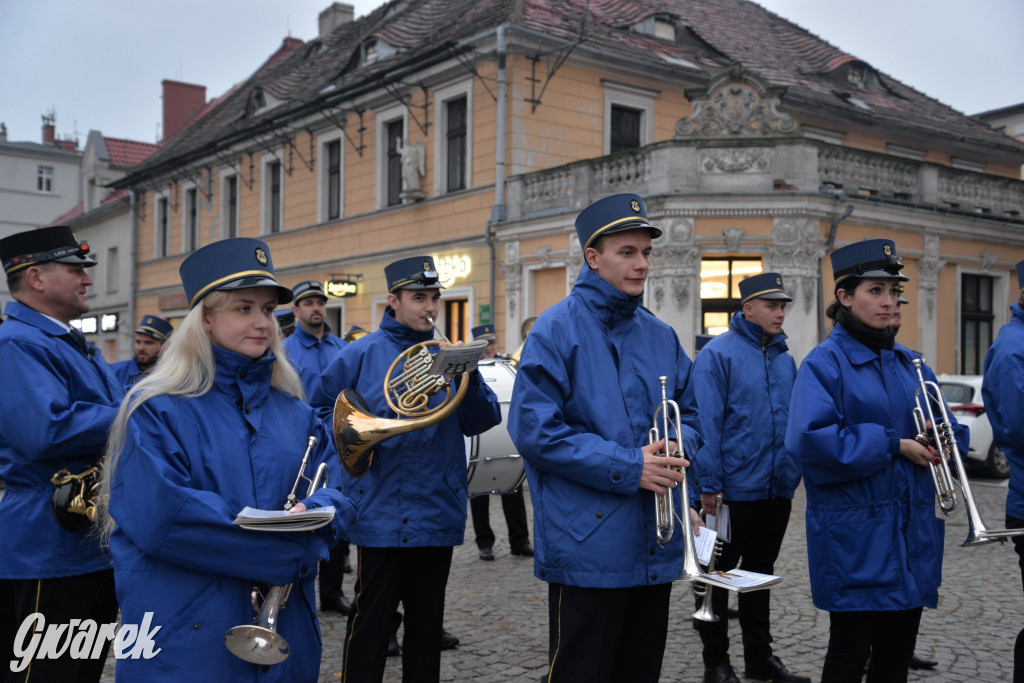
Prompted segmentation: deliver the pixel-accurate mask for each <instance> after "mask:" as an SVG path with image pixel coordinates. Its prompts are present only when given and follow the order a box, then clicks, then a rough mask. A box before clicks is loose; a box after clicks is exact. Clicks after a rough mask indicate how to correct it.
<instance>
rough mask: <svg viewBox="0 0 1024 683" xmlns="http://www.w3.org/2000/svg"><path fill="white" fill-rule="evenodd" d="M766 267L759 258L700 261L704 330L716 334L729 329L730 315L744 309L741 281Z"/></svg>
mask: <svg viewBox="0 0 1024 683" xmlns="http://www.w3.org/2000/svg"><path fill="white" fill-rule="evenodd" d="M763 270H764V265H763V264H762V263H761V259H759V258H742V257H737V258H733V257H730V256H721V257H715V258H713V259H705V260H704V261H701V264H700V304H701V333H703V334H712V335H717V334H721V333H723V332H725V331H726V330H728V329H729V318H731V317H732V314H733V313H735V312H737V311H741V310H743V305H742V304H741V303H740V299H741V297H740V281H741V280H745V279H746V278H748V277H750V276H751V275H757V274H758V273H760V272H762V271H763Z"/></svg>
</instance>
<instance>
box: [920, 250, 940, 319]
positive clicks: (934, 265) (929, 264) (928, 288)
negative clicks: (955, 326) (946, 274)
mask: <svg viewBox="0 0 1024 683" xmlns="http://www.w3.org/2000/svg"><path fill="white" fill-rule="evenodd" d="M945 266H946V262H945V261H943V260H942V259H940V258H939V238H938V237H937V236H935V235H925V238H924V253H923V254H922V255H921V258H920V259H919V260H918V262H917V275H918V283H917V288H918V291H919V292H920V293H921V299H922V300H923V301H922V302H923V303H924V306H923V307H922V308H923V310H924V311H925V312H926V313H927V319H928V320H934V319H935V302H936V296H937V294H938V291H939V273H941V272H942V269H943V268H944V267H945Z"/></svg>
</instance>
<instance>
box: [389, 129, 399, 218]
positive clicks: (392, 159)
mask: <svg viewBox="0 0 1024 683" xmlns="http://www.w3.org/2000/svg"><path fill="white" fill-rule="evenodd" d="M387 134H388V164H387V197H388V206H395V205H397V204H401V203H402V156H401V154H400V153H399V152H398V143H399V141H400V140H401V139H402V135H403V130H402V120H401V119H399V120H397V121H392V122H391V123H389V124H387Z"/></svg>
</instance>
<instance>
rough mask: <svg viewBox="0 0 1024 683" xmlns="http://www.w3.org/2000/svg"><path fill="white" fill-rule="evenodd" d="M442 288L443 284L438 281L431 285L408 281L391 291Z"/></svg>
mask: <svg viewBox="0 0 1024 683" xmlns="http://www.w3.org/2000/svg"><path fill="white" fill-rule="evenodd" d="M444 288H445V286H444V285H442V284H441V283H440V282H435V283H434V284H432V285H424V284H420V283H419V282H410V283H409V284H407V285H402V286H401V287H399V288H398V289H394V290H392V291H395V292H397V291H398V290H399V289H444Z"/></svg>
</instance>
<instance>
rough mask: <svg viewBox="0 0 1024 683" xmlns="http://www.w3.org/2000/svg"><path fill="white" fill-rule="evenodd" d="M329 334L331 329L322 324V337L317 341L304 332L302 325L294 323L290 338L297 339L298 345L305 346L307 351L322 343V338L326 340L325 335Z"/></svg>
mask: <svg viewBox="0 0 1024 683" xmlns="http://www.w3.org/2000/svg"><path fill="white" fill-rule="evenodd" d="M330 333H331V328H330V327H329V326H328V325H327V323H324V336H323V337H321V338H320V339H317V338H316V337H314V336H313V335H311V334H310V333H309V332H306V328H304V327H303V326H302V323H299V322H296V323H295V331H294V332H292V336H293V337H295V338H296V339H298V340H299V343H300V344H302V345H303V346H305V347H306V348H307V349H311V348H313V347H314V346H316V345H317V344H319V343H321V342H323V340H324V338H326V337H327V335H329V334H330Z"/></svg>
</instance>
